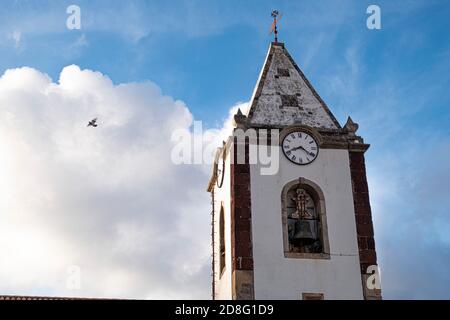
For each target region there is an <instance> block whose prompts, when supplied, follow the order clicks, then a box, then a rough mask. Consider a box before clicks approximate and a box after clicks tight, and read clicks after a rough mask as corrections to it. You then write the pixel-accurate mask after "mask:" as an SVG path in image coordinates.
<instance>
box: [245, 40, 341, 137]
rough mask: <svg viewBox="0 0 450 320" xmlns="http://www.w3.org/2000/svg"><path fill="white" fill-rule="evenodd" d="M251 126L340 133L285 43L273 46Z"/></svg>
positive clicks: (259, 85) (257, 92) (256, 95)
mask: <svg viewBox="0 0 450 320" xmlns="http://www.w3.org/2000/svg"><path fill="white" fill-rule="evenodd" d="M247 117H248V120H249V124H250V125H251V126H255V127H257V126H276V127H279V126H287V125H293V124H303V125H308V126H311V127H314V128H323V129H341V126H340V124H339V122H338V121H337V120H336V118H335V117H334V115H333V114H332V113H331V111H330V110H329V109H328V107H327V105H326V104H325V102H324V101H323V100H322V99H321V98H320V96H319V95H318V94H317V92H316V91H315V90H314V88H313V87H312V85H311V84H310V83H309V81H308V79H306V77H305V75H304V74H303V72H302V71H301V70H300V68H299V67H298V66H297V64H296V63H295V61H294V60H293V59H292V57H291V55H290V54H289V53H288V51H287V50H286V48H285V47H284V44H283V43H280V42H272V43H271V45H270V47H269V52H268V54H267V58H266V61H265V63H264V67H263V69H262V71H261V74H260V76H259V79H258V82H257V84H256V87H255V90H254V92H253V96H252V99H251V103H250V109H249V112H248V114H247Z"/></svg>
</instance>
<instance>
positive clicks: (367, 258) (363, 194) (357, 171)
mask: <svg viewBox="0 0 450 320" xmlns="http://www.w3.org/2000/svg"><path fill="white" fill-rule="evenodd" d="M349 158H350V174H351V178H352V189H353V204H354V207H355V219H356V234H357V238H358V249H359V263H360V268H361V281H362V285H363V293H364V299H366V300H367V299H377V298H378V299H380V298H381V292H380V290H369V289H368V288H367V286H366V281H365V280H366V279H367V268H368V267H369V266H371V265H377V254H376V251H375V239H374V231H373V223H372V210H371V208H370V200H369V187H368V184H367V176H366V164H365V159H364V152H352V151H350V152H349ZM375 291H376V292H375Z"/></svg>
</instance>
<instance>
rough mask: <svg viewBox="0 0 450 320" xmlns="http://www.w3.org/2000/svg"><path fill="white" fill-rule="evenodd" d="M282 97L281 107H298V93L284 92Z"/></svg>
mask: <svg viewBox="0 0 450 320" xmlns="http://www.w3.org/2000/svg"><path fill="white" fill-rule="evenodd" d="M280 97H281V107H283V108H284V107H294V108H298V100H297V96H296V95H287V94H282V95H281V96H280Z"/></svg>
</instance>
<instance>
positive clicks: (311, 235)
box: [293, 219, 317, 244]
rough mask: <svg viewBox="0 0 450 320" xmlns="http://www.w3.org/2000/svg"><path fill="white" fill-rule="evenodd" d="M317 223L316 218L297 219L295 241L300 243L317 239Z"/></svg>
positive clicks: (307, 242)
mask: <svg viewBox="0 0 450 320" xmlns="http://www.w3.org/2000/svg"><path fill="white" fill-rule="evenodd" d="M315 224H316V221H315V220H304V219H300V220H297V221H296V222H295V233H294V237H293V241H294V242H296V243H298V244H309V243H313V242H314V241H315V240H316V239H317V235H316V225H315Z"/></svg>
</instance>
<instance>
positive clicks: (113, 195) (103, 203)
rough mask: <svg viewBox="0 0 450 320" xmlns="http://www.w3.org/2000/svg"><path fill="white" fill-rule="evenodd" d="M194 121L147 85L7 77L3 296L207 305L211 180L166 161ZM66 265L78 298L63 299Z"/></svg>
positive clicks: (3, 94)
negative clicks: (175, 139)
mask: <svg viewBox="0 0 450 320" xmlns="http://www.w3.org/2000/svg"><path fill="white" fill-rule="evenodd" d="M94 117H98V118H99V127H98V128H91V127H89V128H88V127H86V125H87V122H88V121H89V120H90V119H92V118H94ZM192 121H193V118H192V115H191V113H190V112H189V110H188V108H187V107H186V105H185V104H184V103H183V102H181V101H176V100H174V99H172V98H171V97H169V96H165V95H163V94H162V92H161V90H160V89H159V87H158V86H156V85H155V84H153V83H151V82H146V83H128V84H120V85H114V84H113V83H112V81H111V80H110V79H109V78H108V77H106V76H105V75H103V74H101V73H99V72H93V71H90V70H80V68H79V67H77V66H69V67H66V68H64V69H63V71H62V72H61V75H60V79H59V82H58V83H55V82H52V80H51V79H50V78H49V77H48V76H47V75H45V74H43V73H41V72H39V71H37V70H35V69H31V68H20V69H14V70H8V71H6V72H5V74H4V75H3V76H2V77H1V78H0V176H1V177H2V179H1V180H0V212H1V215H0V252H1V255H2V257H1V259H0V293H1V294H46V295H64V296H66V295H68V296H69V295H70V296H88V297H94V296H99V297H127V298H133V297H137V298H169V297H171V298H209V296H210V281H211V278H210V230H209V228H210V206H209V202H210V199H209V195H208V194H207V193H206V192H205V188H206V184H207V180H208V178H209V177H208V173H209V172H210V168H208V170H204V168H202V167H200V166H188V165H181V166H176V165H173V164H172V163H171V161H170V150H171V148H172V145H171V142H170V136H171V133H172V132H173V130H175V129H179V128H189V127H190V126H191V124H192ZM211 134H214V132H212V133H211ZM72 265H76V266H79V267H80V268H81V279H82V284H81V286H82V289H81V291H70V290H68V289H67V288H66V280H67V277H68V275H69V274H68V273H67V272H68V268H69V267H70V266H72Z"/></svg>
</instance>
